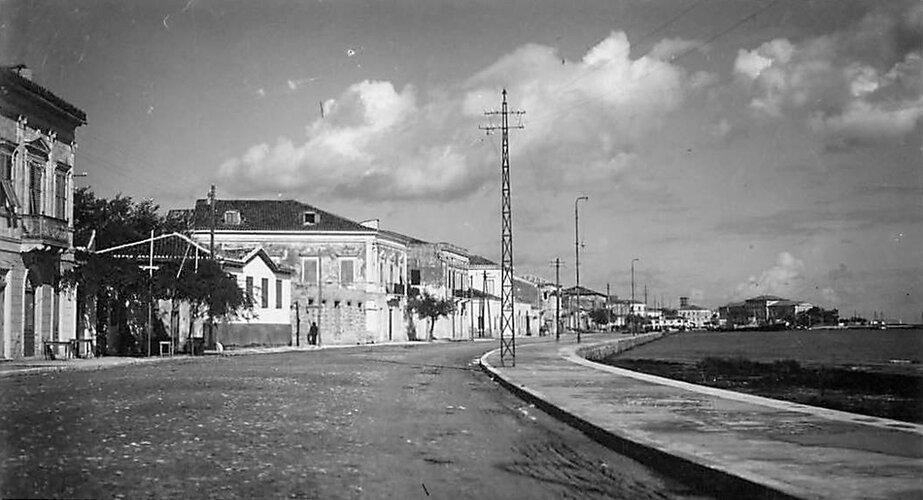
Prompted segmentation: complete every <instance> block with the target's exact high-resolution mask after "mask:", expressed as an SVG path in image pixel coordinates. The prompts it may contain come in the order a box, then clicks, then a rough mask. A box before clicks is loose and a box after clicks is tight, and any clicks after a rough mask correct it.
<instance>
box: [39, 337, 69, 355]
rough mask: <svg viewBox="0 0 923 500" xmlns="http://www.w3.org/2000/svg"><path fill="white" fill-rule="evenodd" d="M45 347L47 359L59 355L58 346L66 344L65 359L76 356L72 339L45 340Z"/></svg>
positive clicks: (44, 352)
mask: <svg viewBox="0 0 923 500" xmlns="http://www.w3.org/2000/svg"><path fill="white" fill-rule="evenodd" d="M42 342H43V343H44V344H45V349H44V351H43V354H44V355H45V359H52V358H55V357H57V356H58V351H57V349H56V348H57V347H60V346H64V356H63V357H64V359H67V358H72V357H74V349H73V346H74V344H73V343H72V342H71V341H70V340H43V341H42Z"/></svg>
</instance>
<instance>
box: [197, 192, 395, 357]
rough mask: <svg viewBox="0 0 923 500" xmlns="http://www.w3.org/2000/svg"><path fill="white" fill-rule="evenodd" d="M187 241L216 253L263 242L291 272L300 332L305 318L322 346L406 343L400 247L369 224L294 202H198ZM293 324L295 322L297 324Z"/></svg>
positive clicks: (375, 226)
mask: <svg viewBox="0 0 923 500" xmlns="http://www.w3.org/2000/svg"><path fill="white" fill-rule="evenodd" d="M191 226H192V227H191V229H192V235H193V238H194V239H196V240H197V241H198V242H199V243H200V244H202V245H203V246H205V247H209V246H210V245H211V240H212V235H214V245H215V254H216V255H218V256H220V255H222V254H223V253H225V252H241V251H246V250H249V249H252V248H254V247H256V246H260V247H262V249H263V250H264V251H265V252H266V254H267V255H268V256H269V257H270V259H271V260H272V261H273V262H275V263H276V264H279V265H281V266H284V267H288V268H291V269H294V273H293V275H292V289H291V301H292V304H291V308H292V310H293V311H296V310H297V318H298V319H299V320H300V322H301V331H302V332H304V331H306V328H307V327H308V326H309V325H310V324H311V322H316V323H317V325H318V328H319V330H320V338H321V343H322V344H357V343H374V342H387V341H390V340H405V339H406V338H407V334H406V329H405V328H403V320H404V315H403V310H404V306H405V304H406V297H405V295H406V291H405V286H404V285H405V283H407V250H408V248H407V244H406V242H405V241H404V240H403V239H401V238H399V237H397V236H395V235H393V234H390V233H388V232H383V231H379V230H378V229H377V225H376V224H375V223H374V222H373V221H370V222H369V223H366V224H362V223H359V222H355V221H352V220H349V219H347V218H345V217H341V216H338V215H336V214H333V213H330V212H327V211H324V210H321V209H319V208H317V207H314V206H312V205H308V204H306V203H302V202H299V201H294V200H215V202H214V205H213V206H212V205H210V204H209V202H208V200H197V201H196V205H195V209H194V211H193V213H192V215H191ZM296 326H297V325H296Z"/></svg>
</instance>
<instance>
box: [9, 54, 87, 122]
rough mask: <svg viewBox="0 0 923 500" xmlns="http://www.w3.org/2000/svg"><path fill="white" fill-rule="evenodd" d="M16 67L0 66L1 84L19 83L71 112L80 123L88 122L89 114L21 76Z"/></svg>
mask: <svg viewBox="0 0 923 500" xmlns="http://www.w3.org/2000/svg"><path fill="white" fill-rule="evenodd" d="M16 68H17V66H0V86H3V85H4V84H6V83H8V82H9V83H11V84H15V85H19V86H20V87H23V88H25V89H27V90H29V91H30V92H32V93H33V94H37V95H38V96H40V97H41V98H42V99H45V100H46V101H48V102H49V103H51V104H53V105H55V106H57V107H59V108H61V109H62V110H64V111H65V112H67V113H69V114H71V115H72V116H73V117H74V118H76V119H77V120H79V121H80V123H86V122H87V114H86V113H84V112H83V111H82V110H80V109H78V108H77V106H74V105H73V104H71V103H69V102H67V101H65V100H64V99H61V98H60V97H58V96H56V95H54V94H53V93H52V92H51V91H50V90H48V89H46V88H45V87H42V86H41V85H39V84H37V83H35V82H33V81H32V80H30V79H28V78H24V77H22V76H20V75H19V72H18V71H17V70H16Z"/></svg>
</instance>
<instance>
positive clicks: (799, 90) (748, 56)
mask: <svg viewBox="0 0 923 500" xmlns="http://www.w3.org/2000/svg"><path fill="white" fill-rule="evenodd" d="M918 10H919V9H918V8H917V9H915V10H914V9H911V10H910V11H909V12H908V14H911V15H909V16H907V19H910V21H906V22H904V24H901V23H900V22H899V19H897V16H894V15H888V14H884V13H881V12H874V13H871V14H869V15H867V16H866V17H865V18H863V20H862V21H860V22H859V23H857V25H856V26H854V27H852V28H851V29H848V30H844V31H841V32H837V33H833V34H830V35H825V36H820V37H815V38H810V39H807V40H803V41H801V42H798V43H793V42H791V41H789V40H786V39H776V40H773V41H771V42H767V43H764V44H763V45H761V46H759V47H757V48H755V49H753V50H740V51H739V52H738V55H737V59H736V60H735V63H734V71H735V74H737V75H738V77H739V79H740V80H741V81H742V82H744V83H745V84H746V85H747V87H748V90H749V92H750V93H751V100H750V107H751V109H753V110H754V111H755V112H756V113H757V114H759V115H763V116H769V117H775V118H780V117H785V116H788V117H793V118H795V119H799V120H805V121H806V122H807V123H808V124H809V125H810V128H811V129H812V130H814V131H815V132H817V133H818V134H820V135H821V136H822V137H823V138H824V139H825V140H826V141H827V142H831V143H865V142H880V141H884V140H889V139H892V138H896V137H902V136H905V135H907V134H910V133H912V132H914V131H915V130H916V129H918V128H919V126H920V124H921V121H923V84H921V81H923V70H921V63H920V61H921V57H923V46H921V45H919V44H916V46H914V45H912V44H911V45H909V46H908V47H906V48H905V49H903V50H902V46H901V43H899V42H900V40H903V39H905V38H907V37H908V36H907V35H906V30H907V29H919V28H914V27H913V25H912V23H913V21H912V20H913V19H915V18H914V17H913V15H912V13H913V12H916V11H918ZM911 38H912V37H911Z"/></svg>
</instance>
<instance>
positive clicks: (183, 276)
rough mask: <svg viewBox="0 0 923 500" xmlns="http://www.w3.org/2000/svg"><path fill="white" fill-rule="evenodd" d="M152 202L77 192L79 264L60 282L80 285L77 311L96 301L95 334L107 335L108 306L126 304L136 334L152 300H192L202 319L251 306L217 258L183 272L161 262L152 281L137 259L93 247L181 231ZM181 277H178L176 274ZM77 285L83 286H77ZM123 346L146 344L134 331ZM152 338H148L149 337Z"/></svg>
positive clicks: (86, 190) (85, 190)
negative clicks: (206, 316)
mask: <svg viewBox="0 0 923 500" xmlns="http://www.w3.org/2000/svg"><path fill="white" fill-rule="evenodd" d="M159 209H160V207H159V206H158V205H157V204H155V203H154V202H153V201H152V200H145V201H141V202H135V201H134V200H132V198H131V197H128V196H122V195H116V197H115V198H113V199H111V200H106V199H104V198H97V197H96V195H95V194H94V193H93V191H92V190H90V189H89V188H80V189H77V190H76V192H75V196H74V242H75V245H76V246H77V247H78V250H77V252H76V254H77V255H76V260H77V265H76V266H75V267H74V268H73V269H71V270H69V271H67V272H65V273H64V275H63V276H62V278H61V282H62V285H64V286H65V287H68V288H70V289H74V288H76V291H77V304H78V309H79V308H83V307H86V306H87V304H91V303H93V302H94V300H93V299H95V303H96V304H97V311H98V312H99V313H101V314H99V315H98V316H97V332H99V333H100V334H101V335H100V338H101V339H104V338H106V336H107V335H106V332H107V331H108V323H109V316H110V313H117V312H118V311H114V310H113V311H110V306H113V307H114V308H115V309H120V308H122V307H124V308H125V312H126V313H128V314H126V315H125V316H126V317H127V319H128V323H130V326H133V327H134V328H133V329H134V330H135V332H142V333H141V335H142V336H143V335H144V333H143V332H145V331H146V328H144V325H145V324H146V322H147V306H148V305H150V304H151V302H152V301H153V300H154V299H174V298H175V299H178V300H188V301H189V302H190V303H191V304H192V305H193V313H194V314H196V315H197V316H199V317H201V315H204V314H206V313H207V312H208V311H211V313H212V315H213V316H214V317H217V318H226V317H229V316H232V315H235V314H237V313H238V312H239V311H240V312H243V311H249V310H251V309H252V304H250V299H249V297H246V296H245V293H244V292H243V291H242V290H240V288H239V287H238V286H237V282H236V280H234V278H233V277H231V276H229V275H228V274H227V273H225V272H224V271H223V270H222V269H221V267H220V265H219V264H218V263H216V262H214V261H210V260H202V261H199V265H198V270H196V269H194V268H190V267H188V266H187V267H186V268H185V269H184V270H183V272H182V273H179V272H178V271H179V264H176V265H175V266H174V265H165V266H162V268H161V270H160V271H158V272H156V273H155V275H154V279H153V281H152V280H151V278H150V275H149V274H148V271H146V270H142V269H141V268H140V267H139V265H138V262H135V261H131V260H126V259H117V258H113V257H111V256H109V255H100V254H97V253H94V252H93V251H92V248H87V247H90V246H91V245H90V243H91V242H92V247H93V248H109V247H112V246H116V245H120V244H124V243H131V242H135V241H139V240H143V239H145V238H149V237H150V236H151V232H154V233H155V234H164V233H170V232H182V231H183V229H184V221H182V220H178V219H168V218H166V217H163V216H162V215H160V213H159ZM177 276H178V278H177ZM78 285H79V286H78ZM125 334H126V337H124V338H122V339H121V340H122V341H121V342H120V344H121V345H122V346H123V348H122V349H120V350H121V351H122V352H125V351H126V350H127V349H126V348H124V346H130V345H144V343H143V342H140V343H139V342H137V341H136V339H134V335H133V334H132V333H131V332H125ZM148 340H149V339H148Z"/></svg>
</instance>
